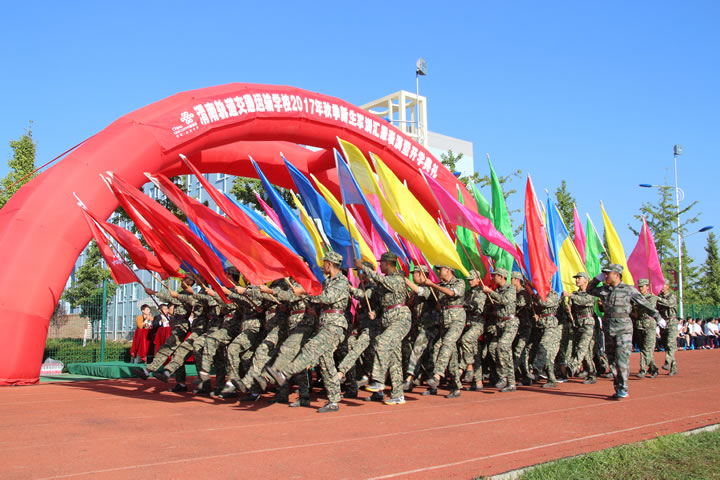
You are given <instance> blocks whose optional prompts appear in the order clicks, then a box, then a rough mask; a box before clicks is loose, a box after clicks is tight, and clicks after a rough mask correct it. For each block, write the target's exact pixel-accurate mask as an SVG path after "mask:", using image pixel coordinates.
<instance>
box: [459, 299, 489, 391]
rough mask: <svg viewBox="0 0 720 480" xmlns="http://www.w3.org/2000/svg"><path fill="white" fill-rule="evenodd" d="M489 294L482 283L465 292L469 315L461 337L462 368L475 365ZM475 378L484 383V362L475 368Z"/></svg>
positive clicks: (466, 308)
mask: <svg viewBox="0 0 720 480" xmlns="http://www.w3.org/2000/svg"><path fill="white" fill-rule="evenodd" d="M486 300H487V295H486V294H485V292H483V290H482V287H481V286H480V285H478V286H476V287H472V288H471V289H470V290H468V291H467V292H465V310H466V317H467V325H466V327H465V333H463V335H462V337H460V352H461V355H460V357H461V359H460V364H461V367H462V368H466V367H467V366H468V365H475V363H476V360H477V357H478V353H479V347H480V337H481V336H482V334H483V333H484V332H485V301H486ZM473 379H474V381H475V382H479V383H482V364H480V368H479V369H478V370H475V369H474V368H473Z"/></svg>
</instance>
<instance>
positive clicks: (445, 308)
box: [443, 305, 465, 310]
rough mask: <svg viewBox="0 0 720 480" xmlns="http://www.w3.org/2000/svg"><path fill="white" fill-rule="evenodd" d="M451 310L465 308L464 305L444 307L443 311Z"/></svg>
mask: <svg viewBox="0 0 720 480" xmlns="http://www.w3.org/2000/svg"><path fill="white" fill-rule="evenodd" d="M451 308H465V305H445V306H444V307H443V310H449V309H451Z"/></svg>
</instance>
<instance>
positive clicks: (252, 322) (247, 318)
mask: <svg viewBox="0 0 720 480" xmlns="http://www.w3.org/2000/svg"><path fill="white" fill-rule="evenodd" d="M259 296H260V292H259V289H258V287H257V286H253V285H250V286H249V287H247V289H245V295H240V294H238V293H235V292H230V295H228V298H230V300H232V301H233V302H235V303H238V304H240V305H243V306H244V308H243V317H242V323H241V324H240V333H239V334H237V335H236V336H235V338H233V339H232V341H231V342H230V343H229V344H228V346H227V360H228V380H230V381H232V380H234V381H235V382H239V381H240V379H241V378H242V373H241V372H244V371H246V370H247V368H248V367H249V364H250V361H251V359H252V356H251V354H252V350H253V349H254V348H255V346H256V345H257V344H258V342H259V341H260V331H261V329H262V317H261V316H262V315H263V313H262V308H263V307H262V305H261V304H260V303H259V302H258V300H257V298H258V297H259ZM253 298H255V300H251V299H253Z"/></svg>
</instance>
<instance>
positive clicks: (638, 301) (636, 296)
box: [630, 288, 660, 319]
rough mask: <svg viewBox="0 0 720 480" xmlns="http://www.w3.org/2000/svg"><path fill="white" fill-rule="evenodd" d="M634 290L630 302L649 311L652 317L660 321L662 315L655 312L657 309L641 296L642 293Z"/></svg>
mask: <svg viewBox="0 0 720 480" xmlns="http://www.w3.org/2000/svg"><path fill="white" fill-rule="evenodd" d="M632 290H633V291H632V293H631V294H630V300H631V301H632V302H633V303H634V304H635V305H637V306H639V307H641V308H643V309H645V310H647V312H648V313H649V314H650V315H652V316H653V317H655V318H658V319H659V318H660V314H659V313H658V311H657V310H655V309H654V308H653V306H652V305H651V304H650V302H648V301H647V299H646V298H645V297H643V296H642V295H641V294H640V292H638V291H637V290H635V289H634V288H633V289H632Z"/></svg>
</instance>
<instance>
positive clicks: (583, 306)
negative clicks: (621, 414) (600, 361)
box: [569, 290, 597, 379]
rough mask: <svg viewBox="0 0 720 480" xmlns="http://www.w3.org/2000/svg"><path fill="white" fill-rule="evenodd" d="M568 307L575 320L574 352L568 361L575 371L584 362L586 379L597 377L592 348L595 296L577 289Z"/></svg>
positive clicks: (593, 342)
mask: <svg viewBox="0 0 720 480" xmlns="http://www.w3.org/2000/svg"><path fill="white" fill-rule="evenodd" d="M570 308H571V309H572V312H573V319H574V321H575V354H574V355H573V357H572V360H571V361H570V365H569V366H570V367H571V369H572V370H574V371H577V370H578V369H579V368H580V367H581V366H582V365H583V362H585V368H586V369H587V373H588V379H593V378H596V377H597V372H596V371H595V362H594V361H593V349H594V344H595V341H594V339H595V315H594V309H595V297H593V296H592V295H590V294H589V293H587V292H586V291H582V290H577V291H575V292H573V293H572V295H571V296H570Z"/></svg>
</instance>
